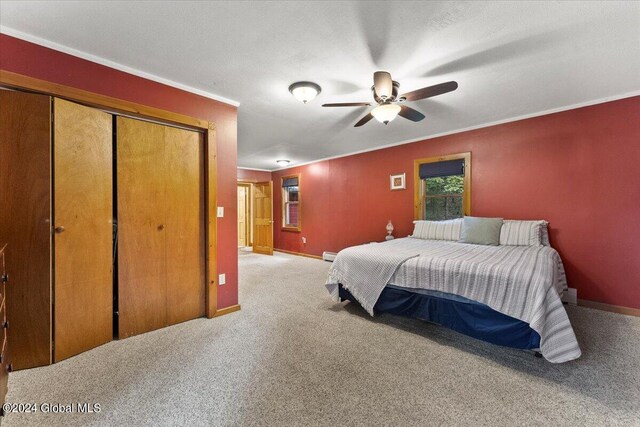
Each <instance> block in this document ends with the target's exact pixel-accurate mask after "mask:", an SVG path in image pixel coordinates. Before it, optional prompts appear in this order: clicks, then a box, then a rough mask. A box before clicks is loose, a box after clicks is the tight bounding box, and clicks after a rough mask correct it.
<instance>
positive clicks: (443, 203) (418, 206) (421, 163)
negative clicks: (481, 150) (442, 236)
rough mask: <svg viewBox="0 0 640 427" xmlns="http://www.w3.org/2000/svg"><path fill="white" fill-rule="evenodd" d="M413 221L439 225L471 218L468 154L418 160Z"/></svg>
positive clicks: (469, 154)
mask: <svg viewBox="0 0 640 427" xmlns="http://www.w3.org/2000/svg"><path fill="white" fill-rule="evenodd" d="M414 174H415V175H414V181H415V218H416V219H426V220H429V221H443V220H447V219H453V218H461V217H463V216H465V215H470V214H471V153H462V154H452V155H449V156H442V157H433V158H428V159H418V160H416V161H415V168H414Z"/></svg>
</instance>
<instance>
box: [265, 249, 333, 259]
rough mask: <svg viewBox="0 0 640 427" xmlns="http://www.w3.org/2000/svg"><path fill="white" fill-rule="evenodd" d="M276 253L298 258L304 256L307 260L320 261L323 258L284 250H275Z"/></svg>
mask: <svg viewBox="0 0 640 427" xmlns="http://www.w3.org/2000/svg"><path fill="white" fill-rule="evenodd" d="M274 251H275V252H282V253H284V254H289V255H297V256H303V257H307V258H314V259H319V260H321V259H322V257H321V256H318V255H310V254H304V253H302V252H293V251H285V250H284V249H274Z"/></svg>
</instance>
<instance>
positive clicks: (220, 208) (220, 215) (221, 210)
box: [218, 206, 224, 218]
mask: <svg viewBox="0 0 640 427" xmlns="http://www.w3.org/2000/svg"><path fill="white" fill-rule="evenodd" d="M218 218H224V206H218Z"/></svg>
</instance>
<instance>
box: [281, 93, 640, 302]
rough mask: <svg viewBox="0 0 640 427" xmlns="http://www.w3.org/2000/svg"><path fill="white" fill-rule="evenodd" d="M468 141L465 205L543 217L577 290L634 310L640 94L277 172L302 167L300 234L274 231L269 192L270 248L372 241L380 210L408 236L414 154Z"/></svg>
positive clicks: (317, 249)
mask: <svg viewBox="0 0 640 427" xmlns="http://www.w3.org/2000/svg"><path fill="white" fill-rule="evenodd" d="M514 102H516V101H515V100H514ZM375 125H376V124H375V123H374V124H373V126H375ZM382 131H386V129H382V128H381V132H382ZM466 151H470V152H471V153H472V154H471V162H472V199H471V209H472V214H473V215H477V216H495V217H504V218H508V219H546V220H548V221H549V222H550V225H549V227H550V238H551V244H552V245H553V247H555V248H556V249H558V251H559V252H560V254H561V255H562V258H563V260H564V264H565V267H566V270H567V276H568V280H569V286H571V287H575V288H577V289H578V297H579V298H581V299H587V300H593V301H599V302H604V303H609V304H615V305H620V306H626V307H633V308H640V166H639V165H640V97H633V98H627V99H623V100H619V101H614V102H608V103H604V104H599V105H595V106H590V107H585V108H579V109H575V110H570V111H565V112H561V113H556V114H549V115H546V116H541V117H536V118H531V119H526V120H520V121H517V122H511V123H507V124H502V125H496V126H491V127H486V128H482V129H478V130H473V131H468V132H462V133H458V134H454V135H449V136H444V137H439V138H434V139H429V140H425V141H420V142H416V143H412V144H406V145H401V146H397V147H392V148H387V149H383V150H377V151H371V152H368V153H363V154H358V155H353V156H348V157H342V158H338V159H333V160H327V161H322V162H318V163H313V164H310V165H306V166H302V167H296V168H290V169H288V170H285V171H278V172H274V173H273V181H274V183H278V182H280V177H281V176H283V175H285V174H290V173H301V175H302V176H301V184H300V192H301V198H302V232H301V233H293V232H286V231H280V221H281V214H280V210H281V208H280V203H281V192H280V191H277V190H276V191H275V195H274V203H275V205H274V206H275V209H274V212H275V213H276V214H275V220H276V223H275V226H276V227H275V237H274V241H275V247H276V248H278V249H284V250H289V251H295V252H303V253H307V254H313V255H320V254H322V251H325V250H326V251H334V252H335V251H338V250H340V249H342V248H344V247H347V246H351V245H357V244H361V243H364V242H368V241H373V240H378V241H379V240H381V239H382V238H383V237H384V235H385V225H386V224H387V220H389V219H391V220H392V221H393V224H394V226H395V232H394V234H395V235H396V236H407V235H408V234H411V232H412V220H413V161H414V159H417V158H421V157H431V156H438V155H444V154H452V153H460V152H466ZM403 172H405V173H406V174H407V189H406V190H404V191H390V190H389V175H390V174H396V173H403ZM302 236H304V237H306V238H307V244H306V245H303V244H302V241H301V237H302Z"/></svg>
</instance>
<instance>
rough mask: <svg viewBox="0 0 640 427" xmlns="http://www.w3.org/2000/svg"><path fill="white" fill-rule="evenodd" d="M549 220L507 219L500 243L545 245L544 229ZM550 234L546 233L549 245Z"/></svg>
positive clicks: (501, 232) (501, 231)
mask: <svg viewBox="0 0 640 427" xmlns="http://www.w3.org/2000/svg"><path fill="white" fill-rule="evenodd" d="M547 224H548V223H547V221H542V220H540V221H516V220H505V221H504V222H503V223H502V229H501V230H500V244H501V245H508V246H543V244H544V242H543V236H542V235H543V231H542V229H543V228H544V229H545V230H546V228H547ZM548 240H549V236H548V234H547V235H546V241H547V245H548Z"/></svg>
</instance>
